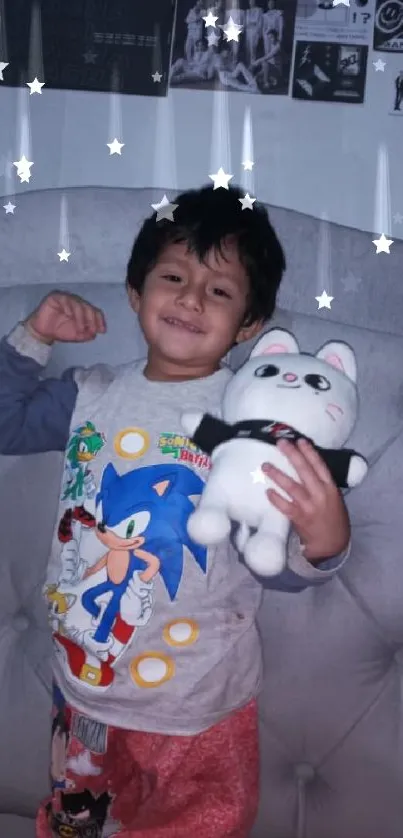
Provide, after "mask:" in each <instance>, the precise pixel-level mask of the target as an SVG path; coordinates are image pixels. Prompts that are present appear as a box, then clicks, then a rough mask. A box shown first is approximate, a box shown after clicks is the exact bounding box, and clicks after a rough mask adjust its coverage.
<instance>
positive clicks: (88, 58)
mask: <svg viewBox="0 0 403 838" xmlns="http://www.w3.org/2000/svg"><path fill="white" fill-rule="evenodd" d="M83 58H84V61H85V63H86V64H95V61H96V60H97V58H98V55H97V53H96V52H91V50H88V52H85V53H84V55H83Z"/></svg>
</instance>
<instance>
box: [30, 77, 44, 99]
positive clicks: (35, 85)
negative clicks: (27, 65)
mask: <svg viewBox="0 0 403 838" xmlns="http://www.w3.org/2000/svg"><path fill="white" fill-rule="evenodd" d="M44 85H45V82H44V81H42V82H41V81H38V79H37V78H36V76H35V78H34V80H33V81H27V87H29V95H30V96H32V94H33V93H42V88H43V87H44Z"/></svg>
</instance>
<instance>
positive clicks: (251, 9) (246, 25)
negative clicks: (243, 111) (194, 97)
mask: <svg viewBox="0 0 403 838" xmlns="http://www.w3.org/2000/svg"><path fill="white" fill-rule="evenodd" d="M296 4H297V0H238V2H235V0H234V2H231V0H226V2H224V0H216V2H214V0H211V3H210V4H209V3H208V2H207V3H206V2H203V0H178V2H177V11H176V30H175V37H174V44H173V55H172V64H171V73H170V86H171V87H181V88H186V89H197V90H229V91H241V92H242V93H253V94H266V95H267V94H269V95H273V94H274V95H279V94H280V95H287V93H288V90H289V83H290V73H291V64H292V53H293V43H294V26H295V14H296ZM206 5H207V6H208V9H207V10H206ZM207 11H211V12H212V14H213V15H214V16H215V17H216V18H217V20H216V23H215V26H214V27H206V25H205V21H204V20H203V17H204V16H206V15H207ZM230 18H232V21H233V22H234V23H235V24H236V25H238V26H239V27H242V29H241V31H240V33H239V37H238V39H237V40H229V39H227V37H226V34H225V33H224V31H223V28H227V25H228V22H229V21H230Z"/></svg>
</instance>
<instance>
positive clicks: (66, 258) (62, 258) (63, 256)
mask: <svg viewBox="0 0 403 838" xmlns="http://www.w3.org/2000/svg"><path fill="white" fill-rule="evenodd" d="M57 255H58V257H59V259H60V261H61V262H68V261H69V256H71V253H68V252H67V250H66V249H65V248H63V250H61V251H60V253H58V254H57Z"/></svg>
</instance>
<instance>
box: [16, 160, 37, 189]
mask: <svg viewBox="0 0 403 838" xmlns="http://www.w3.org/2000/svg"><path fill="white" fill-rule="evenodd" d="M33 165H34V164H33V162H32V161H31V160H27V158H26V157H25V154H23V155H22V157H21V160H16V162H15V163H13V166H15V168H16V169H17V175H18V177H19V178H20V181H21V183H29V179H30V177H31V166H33Z"/></svg>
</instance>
